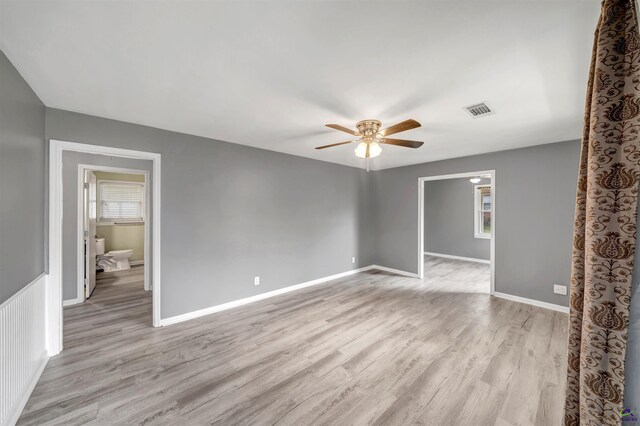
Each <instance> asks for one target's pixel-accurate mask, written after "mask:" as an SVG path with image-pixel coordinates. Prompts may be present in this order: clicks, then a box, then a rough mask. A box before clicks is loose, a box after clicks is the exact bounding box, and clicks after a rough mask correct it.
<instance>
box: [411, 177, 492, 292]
mask: <svg viewBox="0 0 640 426" xmlns="http://www.w3.org/2000/svg"><path fill="white" fill-rule="evenodd" d="M478 175H490V176H491V207H492V210H491V242H490V245H489V247H490V249H489V256H490V259H491V265H490V274H491V279H490V281H491V288H490V290H489V294H491V295H493V294H494V293H495V291H496V171H495V170H481V171H477V172H465V173H453V174H448V175H439V176H425V177H420V178H418V278H420V279H423V278H424V191H425V190H424V183H425V182H428V181H434V180H446V179H457V178H466V177H474V176H478Z"/></svg>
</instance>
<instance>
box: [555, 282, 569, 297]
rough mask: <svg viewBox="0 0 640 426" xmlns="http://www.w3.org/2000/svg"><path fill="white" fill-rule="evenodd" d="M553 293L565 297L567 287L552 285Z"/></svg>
mask: <svg viewBox="0 0 640 426" xmlns="http://www.w3.org/2000/svg"><path fill="white" fill-rule="evenodd" d="M553 292H554V293H555V294H561V295H563V296H566V295H567V286H566V285H558V284H554V285H553Z"/></svg>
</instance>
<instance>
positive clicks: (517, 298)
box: [493, 291, 569, 314]
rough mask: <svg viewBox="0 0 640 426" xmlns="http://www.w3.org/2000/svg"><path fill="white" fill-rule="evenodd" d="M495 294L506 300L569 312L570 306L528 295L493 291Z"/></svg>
mask: <svg viewBox="0 0 640 426" xmlns="http://www.w3.org/2000/svg"><path fill="white" fill-rule="evenodd" d="M493 295H494V296H495V297H499V298H500V299H506V300H511V301H514V302H520V303H526V304H527V305H533V306H538V307H540V308H545V309H551V310H553V311H558V312H562V313H565V314H568V313H569V307H568V306H561V305H554V304H553V303H547V302H541V301H539V300H535V299H527V298H526V297H520V296H514V295H511V294H506V293H499V292H497V291H496V292H495V293H493Z"/></svg>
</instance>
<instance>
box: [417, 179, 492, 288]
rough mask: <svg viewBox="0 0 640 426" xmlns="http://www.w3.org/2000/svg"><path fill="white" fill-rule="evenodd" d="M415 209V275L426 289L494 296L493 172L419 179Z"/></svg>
mask: <svg viewBox="0 0 640 426" xmlns="http://www.w3.org/2000/svg"><path fill="white" fill-rule="evenodd" d="M419 204H420V209H419V210H420V212H419V216H420V224H419V227H418V228H419V232H420V235H419V238H418V239H419V241H420V249H419V253H420V259H419V267H418V270H419V276H420V277H421V278H422V279H423V280H424V281H425V283H426V285H427V286H431V287H434V288H435V286H437V287H439V288H438V290H442V291H453V292H465V293H486V294H493V289H494V273H493V271H494V267H493V264H494V261H495V260H494V257H495V256H494V253H495V250H494V247H495V172H494V171H492V170H490V171H479V172H471V173H460V174H453V175H443V176H431V177H424V178H420V180H419ZM440 287H442V288H440Z"/></svg>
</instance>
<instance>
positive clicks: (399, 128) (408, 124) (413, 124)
mask: <svg viewBox="0 0 640 426" xmlns="http://www.w3.org/2000/svg"><path fill="white" fill-rule="evenodd" d="M420 126H421V124H420V123H418V122H417V121H416V120H411V119H409V120H405V121H403V122H402V123H398V124H394V125H393V126H391V127H387V128H386V129H382V130H380V134H381V135H382V136H388V135H393V134H394V133H400V132H404V131H405V130H411V129H416V128H418V127H420Z"/></svg>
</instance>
